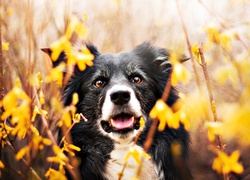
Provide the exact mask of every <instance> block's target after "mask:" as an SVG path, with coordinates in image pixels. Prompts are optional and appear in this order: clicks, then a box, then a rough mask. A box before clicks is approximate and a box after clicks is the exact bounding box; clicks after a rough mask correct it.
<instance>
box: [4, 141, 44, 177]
mask: <svg viewBox="0 0 250 180" xmlns="http://www.w3.org/2000/svg"><path fill="white" fill-rule="evenodd" d="M6 144H7V145H9V147H10V149H12V150H13V151H14V152H15V154H16V153H17V150H16V148H15V147H14V145H13V144H12V143H11V142H10V141H6ZM21 161H22V162H23V163H24V164H25V165H26V166H27V167H29V169H30V172H31V173H32V174H33V175H34V177H35V179H37V180H41V178H40V176H39V175H38V174H37V173H36V171H35V170H34V169H33V168H32V167H31V166H29V163H28V162H27V161H26V160H25V159H24V158H21Z"/></svg>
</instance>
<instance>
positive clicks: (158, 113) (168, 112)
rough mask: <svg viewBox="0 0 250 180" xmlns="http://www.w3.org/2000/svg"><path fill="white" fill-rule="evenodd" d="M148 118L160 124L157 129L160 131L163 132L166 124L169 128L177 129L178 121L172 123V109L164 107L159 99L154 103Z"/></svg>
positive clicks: (163, 103)
mask: <svg viewBox="0 0 250 180" xmlns="http://www.w3.org/2000/svg"><path fill="white" fill-rule="evenodd" d="M149 116H150V117H151V118H153V119H156V118H157V119H158V120H159V122H160V124H159V127H158V129H159V130H160V131H163V130H164V129H165V126H166V125H167V124H168V126H169V127H175V128H178V127H179V121H177V122H173V121H172V120H173V118H174V114H173V111H172V109H171V108H170V107H169V106H167V105H166V103H165V102H164V101H163V100H162V99H159V100H157V101H156V103H155V105H154V107H153V109H152V110H151V112H150V113H149Z"/></svg>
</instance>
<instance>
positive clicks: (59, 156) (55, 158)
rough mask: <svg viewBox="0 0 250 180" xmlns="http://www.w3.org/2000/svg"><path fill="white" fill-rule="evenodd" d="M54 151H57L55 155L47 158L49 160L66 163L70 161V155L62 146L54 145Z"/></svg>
mask: <svg viewBox="0 0 250 180" xmlns="http://www.w3.org/2000/svg"><path fill="white" fill-rule="evenodd" d="M53 151H54V153H55V156H53V157H48V158H47V161H48V162H55V163H59V164H62V165H65V164H66V163H67V162H68V161H69V159H68V157H67V156H66V155H65V154H64V153H63V149H61V148H60V147H58V146H53Z"/></svg>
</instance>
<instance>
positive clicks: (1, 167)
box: [0, 160, 5, 169]
mask: <svg viewBox="0 0 250 180" xmlns="http://www.w3.org/2000/svg"><path fill="white" fill-rule="evenodd" d="M4 167H5V166H4V163H3V162H2V161H1V160H0V169H3V168H4Z"/></svg>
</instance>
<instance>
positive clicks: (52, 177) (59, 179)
mask: <svg viewBox="0 0 250 180" xmlns="http://www.w3.org/2000/svg"><path fill="white" fill-rule="evenodd" d="M45 177H47V178H48V179H49V180H67V178H66V176H65V174H64V173H62V172H61V171H57V170H55V169H52V168H49V170H48V171H47V172H46V174H45Z"/></svg>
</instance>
